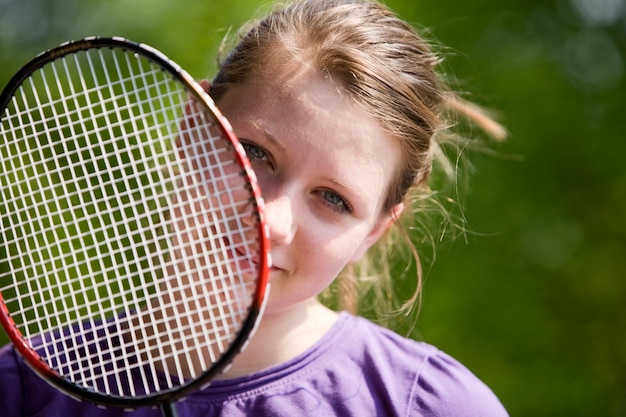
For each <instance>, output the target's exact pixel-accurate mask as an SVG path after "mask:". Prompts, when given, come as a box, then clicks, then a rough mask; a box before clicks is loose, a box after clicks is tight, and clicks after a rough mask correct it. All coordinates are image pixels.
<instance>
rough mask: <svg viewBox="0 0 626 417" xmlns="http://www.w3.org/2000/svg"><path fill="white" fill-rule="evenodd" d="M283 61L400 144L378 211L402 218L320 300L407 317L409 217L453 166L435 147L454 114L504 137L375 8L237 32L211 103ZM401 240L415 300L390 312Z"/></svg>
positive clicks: (300, 16)
mask: <svg viewBox="0 0 626 417" xmlns="http://www.w3.org/2000/svg"><path fill="white" fill-rule="evenodd" d="M285 59H287V60H291V61H292V63H293V64H298V63H301V62H307V63H308V64H309V65H313V66H314V67H315V68H317V70H318V71H320V73H322V74H325V75H327V76H328V77H330V78H331V79H332V80H333V82H334V83H335V84H336V85H339V86H340V88H342V89H343V90H344V91H345V92H347V93H348V95H349V96H350V97H352V99H353V100H354V102H355V103H357V105H359V106H360V107H361V108H362V110H364V111H365V112H366V113H368V114H369V115H371V116H372V117H374V118H375V119H376V120H378V122H379V123H380V125H381V126H382V128H383V129H385V131H386V132H387V133H388V134H389V135H390V136H391V137H394V138H397V139H398V140H399V142H400V144H401V149H402V152H403V155H402V157H403V161H402V166H400V167H399V168H398V170H397V172H396V173H395V180H394V181H393V183H392V184H391V186H390V189H389V191H388V194H387V198H386V200H385V204H384V207H383V210H384V211H386V212H388V211H389V210H391V209H392V208H393V207H394V206H396V205H397V204H399V203H401V202H404V203H405V206H408V207H407V209H405V212H406V215H403V219H402V221H398V222H396V224H397V227H395V228H394V229H395V231H394V233H393V234H392V235H391V236H389V238H388V239H381V241H380V242H379V243H378V244H377V245H376V246H375V247H374V248H373V249H372V250H370V253H369V254H368V256H366V257H364V259H363V260H362V261H361V262H359V263H358V264H357V265H350V266H348V267H347V268H346V270H345V271H344V272H343V273H342V275H341V276H340V277H339V278H338V280H337V281H336V284H334V286H331V288H330V289H329V290H328V292H327V294H326V295H325V296H323V297H322V298H323V299H325V300H326V302H327V303H329V304H333V305H334V307H336V308H340V309H346V310H349V311H351V312H355V313H356V312H359V310H361V311H362V309H361V308H360V306H359V300H360V299H363V297H365V298H367V296H366V295H365V294H366V293H369V292H371V291H373V293H374V297H375V299H376V301H375V302H374V303H368V304H370V305H376V307H377V310H379V311H378V312H379V313H385V310H397V309H398V308H400V309H404V310H407V311H414V310H415V307H416V306H417V305H418V299H419V294H420V290H421V281H422V272H421V264H420V260H419V254H418V253H417V250H416V249H415V245H414V242H412V241H411V234H412V233H413V232H412V231H411V230H410V229H413V226H414V224H415V221H416V218H415V217H414V216H413V215H415V214H419V215H423V214H424V213H423V212H424V210H425V207H426V206H425V203H426V202H431V203H432V202H434V203H435V204H434V206H437V205H438V204H437V203H436V199H435V198H434V193H433V192H432V191H431V190H430V189H429V188H428V187H427V186H426V184H427V182H428V179H429V175H430V173H431V170H432V167H433V161H434V160H439V162H441V167H443V168H444V169H443V170H444V171H445V172H446V173H447V175H449V176H450V177H451V178H452V177H454V176H455V168H454V165H455V164H454V163H453V162H450V160H449V158H448V157H447V156H446V155H445V152H444V151H443V150H442V149H443V147H442V146H443V145H442V142H443V141H447V140H449V139H450V138H451V137H452V136H451V135H449V134H448V133H447V131H448V129H449V128H450V127H451V125H453V124H454V119H455V118H456V117H457V115H459V114H460V115H463V116H464V117H465V118H466V119H468V120H471V121H472V122H473V123H476V124H478V125H479V126H480V127H482V128H483V129H485V130H486V131H487V132H488V133H490V134H491V135H492V136H494V137H496V138H502V137H504V134H505V132H504V130H503V129H502V128H501V126H500V125H498V124H497V123H495V122H494V121H493V120H492V119H491V118H490V117H488V115H487V114H486V113H485V112H484V111H483V110H482V109H481V108H479V107H478V106H475V105H473V104H471V103H468V102H466V101H464V100H463V99H461V98H460V97H459V96H457V95H455V94H454V93H453V92H452V91H451V90H450V89H449V88H448V87H447V86H446V84H445V83H444V82H443V80H442V78H441V77H440V75H439V74H438V73H437V71H436V68H437V66H438V65H439V64H440V62H441V59H440V57H439V56H438V55H437V54H436V53H434V52H433V50H432V48H430V47H429V45H428V44H427V42H426V41H425V40H424V39H423V38H422V37H421V36H420V35H419V34H418V33H417V32H416V31H415V29H414V28H413V27H412V26H411V25H409V24H408V23H406V22H405V21H403V20H402V19H400V18H398V17H397V16H396V15H395V14H394V13H393V12H392V11H391V10H389V9H388V8H387V7H386V6H384V5H382V4H381V3H378V2H376V1H371V0H296V1H295V2H293V3H289V4H287V5H285V6H282V7H280V8H277V9H276V10H275V11H274V12H272V13H271V14H269V15H268V16H266V17H265V18H263V19H262V20H260V21H259V22H256V23H255V24H254V25H253V26H252V27H251V28H249V29H246V31H245V32H242V34H241V35H240V39H239V40H238V43H237V44H236V46H235V47H234V48H233V49H232V51H231V52H230V53H229V54H228V55H227V56H226V57H225V58H224V59H223V60H221V62H219V63H218V66H219V72H218V74H217V76H216V77H215V79H214V80H213V82H212V86H211V95H212V96H214V98H216V100H219V97H221V95H222V94H223V93H224V92H225V91H226V90H227V89H228V88H229V87H230V86H232V85H238V84H242V83H244V82H245V81H246V80H247V79H249V78H250V77H251V76H253V75H254V74H255V73H257V72H260V71H262V69H263V68H265V66H266V65H270V64H277V63H279V62H280V63H281V64H284V61H285ZM416 212H419V213H416ZM398 220H400V219H398ZM398 240H400V241H403V242H404V243H406V245H404V246H403V247H404V248H406V249H407V250H408V251H409V254H410V255H411V256H412V258H413V259H414V260H415V266H416V268H417V272H416V282H415V285H414V289H415V291H414V292H413V294H412V296H411V297H408V299H406V300H401V301H400V304H398V303H396V302H394V300H398V297H395V296H394V294H393V282H392V279H391V265H390V257H391V256H393V255H394V254H395V253H396V252H397V250H398V248H399V246H398V245H397V244H396V242H397V241H398ZM404 255H406V254H402V256H403V257H404ZM405 259H406V258H405ZM401 298H402V297H400V299H401ZM404 298H406V297H404ZM384 305H387V307H383V306H384Z"/></svg>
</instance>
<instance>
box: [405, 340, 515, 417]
mask: <svg viewBox="0 0 626 417" xmlns="http://www.w3.org/2000/svg"><path fill="white" fill-rule="evenodd" d="M413 390H414V392H413V393H412V401H411V403H412V404H413V406H414V407H415V413H413V414H410V415H415V416H424V417H476V416H480V417H508V413H507V412H506V410H505V409H504V407H503V406H502V403H501V402H500V400H499V399H498V398H497V397H496V395H495V394H494V393H493V391H491V389H490V388H489V387H487V386H486V385H485V384H484V383H483V382H482V381H481V380H480V379H478V378H477V377H476V376H475V375H474V374H473V373H472V372H470V371H469V370H468V369H467V368H466V367H464V366H463V365H462V364H460V363H459V362H458V361H456V360H455V359H454V358H452V357H450V356H448V355H447V354H445V353H443V352H441V351H435V352H433V354H432V355H430V356H428V357H427V358H426V360H425V361H424V362H423V363H422V365H421V369H420V371H419V372H418V374H417V376H416V381H415V384H414V386H413Z"/></svg>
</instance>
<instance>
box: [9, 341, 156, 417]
mask: <svg viewBox="0 0 626 417" xmlns="http://www.w3.org/2000/svg"><path fill="white" fill-rule="evenodd" d="M0 375H1V377H0V410H1V412H0V415H1V416H2V417H18V416H19V417H27V416H43V415H45V416H48V417H66V416H76V417H80V416H89V417H122V416H123V417H154V416H157V415H159V413H158V410H153V409H149V408H141V409H137V410H136V411H134V412H127V411H125V410H123V409H120V408H101V407H98V406H96V405H94V404H92V403H89V402H80V401H78V400H75V399H74V398H71V397H69V396H67V395H65V394H64V393H62V392H61V391H59V390H58V389H56V388H54V387H53V386H52V385H50V384H48V383H47V382H46V381H45V380H44V379H42V378H40V377H39V376H38V375H37V374H36V373H35V372H34V371H33V370H31V368H30V367H29V366H28V365H27V364H26V363H25V362H24V360H23V359H22V357H21V356H20V355H19V354H18V353H17V352H16V351H15V349H14V348H13V345H11V344H9V345H6V346H4V347H2V348H0Z"/></svg>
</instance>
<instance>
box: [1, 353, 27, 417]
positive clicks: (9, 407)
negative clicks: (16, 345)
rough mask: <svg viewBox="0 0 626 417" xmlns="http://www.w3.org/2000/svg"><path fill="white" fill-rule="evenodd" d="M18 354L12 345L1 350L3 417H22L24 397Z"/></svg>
mask: <svg viewBox="0 0 626 417" xmlns="http://www.w3.org/2000/svg"><path fill="white" fill-rule="evenodd" d="M20 372H21V371H20V367H19V365H18V361H17V353H15V351H14V350H13V349H12V346H11V345H6V346H4V347H2V348H0V410H2V417H18V416H22V411H23V401H24V395H23V393H22V383H21V376H20Z"/></svg>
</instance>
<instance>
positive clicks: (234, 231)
mask: <svg viewBox="0 0 626 417" xmlns="http://www.w3.org/2000/svg"><path fill="white" fill-rule="evenodd" d="M0 186H1V194H0V218H1V224H0V227H1V229H0V239H1V242H0V259H2V261H1V264H0V323H1V324H2V326H3V327H4V328H5V330H6V332H7V334H8V335H9V338H10V339H11V341H12V342H13V343H14V345H15V347H16V350H17V351H18V352H19V353H20V354H21V355H22V356H23V357H24V359H25V360H26V362H27V363H28V364H29V365H30V366H31V367H32V368H33V369H34V370H35V371H36V372H37V373H38V374H40V375H41V376H42V377H43V378H45V379H46V380H47V381H48V382H50V383H51V384H53V385H55V386H56V387H58V388H60V389H62V390H63V391H65V392H66V393H68V394H69V395H72V396H74V397H76V398H79V399H85V400H89V401H92V402H95V403H98V404H102V405H105V406H120V407H125V408H135V407H140V406H145V405H157V404H158V403H164V402H168V401H174V400H178V399H180V398H182V397H184V396H185V395H187V394H188V393H190V392H191V391H193V390H196V389H199V388H201V387H203V386H205V385H207V384H208V383H210V381H211V380H212V379H213V378H214V377H215V376H216V374H218V373H219V372H223V371H224V370H225V369H226V367H227V366H228V365H229V364H230V362H231V361H232V359H233V358H234V357H235V356H236V354H237V353H238V352H240V351H241V350H242V349H243V348H244V347H245V345H246V342H247V341H248V340H249V337H251V335H252V333H253V331H254V329H255V327H256V325H257V324H258V322H259V320H260V317H261V313H262V309H263V305H264V302H265V300H266V298H267V291H268V286H269V283H268V280H269V267H270V263H271V261H270V256H269V239H268V235H267V228H266V226H265V222H264V213H263V201H262V198H261V191H260V189H259V186H258V184H257V182H256V178H255V175H254V172H253V171H252V169H251V166H250V163H249V161H248V159H247V157H246V155H245V150H244V148H243V147H242V146H241V144H240V143H239V142H238V140H237V138H236V136H235V134H234V132H233V130H232V128H231V127H230V124H229V123H228V121H227V120H226V119H225V118H224V117H223V116H222V115H221V113H220V112H219V110H218V109H217V107H216V106H215V104H214V103H213V101H212V100H211V98H210V97H209V96H208V94H207V93H206V92H205V91H204V89H203V88H202V87H201V86H200V85H199V84H198V83H196V82H195V81H194V80H193V79H192V78H191V77H190V76H189V74H187V73H186V72H185V71H184V70H182V69H181V68H180V67H179V66H178V65H177V64H175V63H174V62H172V61H171V60H169V59H168V58H167V57H166V56H164V55H163V54H161V53H160V52H159V51H157V50H155V49H153V48H151V47H149V46H146V45H143V44H138V43H134V42H131V41H129V40H127V39H123V38H95V37H94V38H86V39H83V40H80V41H72V42H68V43H65V44H62V45H60V46H59V47H57V48H54V49H51V50H49V51H46V52H43V53H41V54H40V55H38V56H37V57H36V58H35V59H33V60H32V61H31V62H29V63H28V64H26V65H25V66H24V67H23V68H22V69H21V70H20V71H19V72H18V73H17V74H16V75H15V76H14V77H13V78H12V79H11V81H10V82H9V84H8V85H7V87H6V88H5V89H4V90H3V92H2V94H1V95H0Z"/></svg>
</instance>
